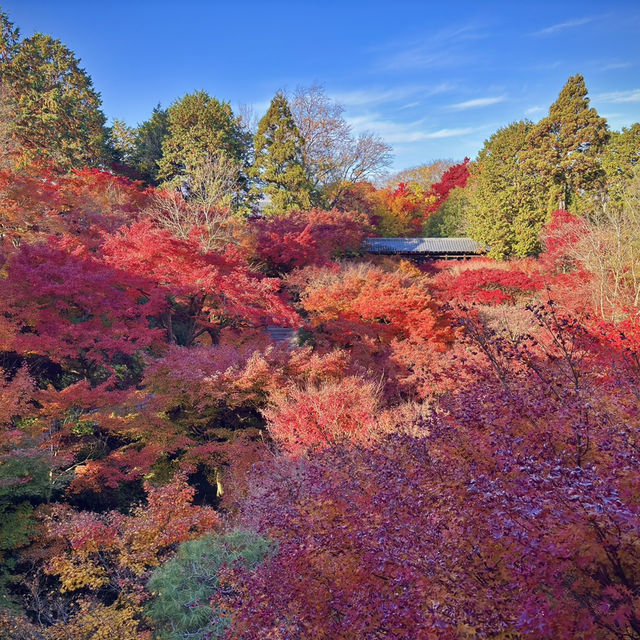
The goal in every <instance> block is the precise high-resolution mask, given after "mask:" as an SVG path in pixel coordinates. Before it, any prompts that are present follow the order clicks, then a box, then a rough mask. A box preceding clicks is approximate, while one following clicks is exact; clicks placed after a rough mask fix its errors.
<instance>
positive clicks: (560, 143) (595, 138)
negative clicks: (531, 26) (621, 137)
mask: <svg viewBox="0 0 640 640" xmlns="http://www.w3.org/2000/svg"><path fill="white" fill-rule="evenodd" d="M608 136H609V133H608V128H607V121H606V120H605V119H604V118H601V117H600V116H599V115H598V113H597V111H596V110H595V109H594V108H592V107H589V98H587V87H586V86H585V82H584V78H583V77H582V76H581V75H579V74H577V75H575V76H571V77H570V78H569V80H567V83H566V84H565V85H564V87H563V88H562V91H560V95H559V96H558V99H557V100H556V101H555V102H554V103H553V104H552V105H551V107H550V108H549V115H548V116H547V117H546V118H543V119H542V120H541V121H540V122H539V123H538V124H537V125H536V126H535V127H534V128H533V129H532V130H531V132H530V134H529V139H528V144H527V146H528V150H527V153H526V166H527V168H528V170H529V171H532V172H536V173H539V174H541V175H544V176H546V177H548V178H550V180H551V181H552V183H553V189H552V191H551V193H550V196H551V201H550V202H549V208H550V209H556V208H563V209H566V208H568V207H569V206H570V204H571V201H572V197H574V196H575V195H578V194H580V193H581V192H583V191H588V190H591V189H597V188H599V187H601V186H602V183H603V178H604V172H603V171H602V168H601V166H600V155H601V153H602V150H603V148H604V146H605V144H606V142H607V139H608Z"/></svg>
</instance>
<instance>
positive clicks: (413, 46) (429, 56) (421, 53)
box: [378, 25, 487, 71]
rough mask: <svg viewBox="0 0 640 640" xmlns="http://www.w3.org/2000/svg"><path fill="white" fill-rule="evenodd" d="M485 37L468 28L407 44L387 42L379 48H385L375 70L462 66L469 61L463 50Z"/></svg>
mask: <svg viewBox="0 0 640 640" xmlns="http://www.w3.org/2000/svg"><path fill="white" fill-rule="evenodd" d="M486 37H487V34H486V33H481V32H480V31H479V30H478V27H476V26H474V25H468V26H462V27H455V28H450V29H442V30H441V31H438V32H436V33H432V34H429V35H425V36H424V37H423V38H421V39H420V40H413V41H411V42H408V43H407V42H402V43H399V42H395V43H388V44H387V45H384V46H383V47H381V48H380V49H378V50H379V51H381V50H382V51H384V50H385V49H386V51H385V52H384V54H383V55H382V57H381V58H380V60H379V64H378V67H379V69H382V70H384V71H408V70H414V69H427V68H442V67H451V66H461V65H463V64H466V63H468V62H469V61H470V60H471V59H472V57H471V56H470V55H469V53H468V52H467V51H466V43H467V42H468V41H470V40H478V39H481V38H486Z"/></svg>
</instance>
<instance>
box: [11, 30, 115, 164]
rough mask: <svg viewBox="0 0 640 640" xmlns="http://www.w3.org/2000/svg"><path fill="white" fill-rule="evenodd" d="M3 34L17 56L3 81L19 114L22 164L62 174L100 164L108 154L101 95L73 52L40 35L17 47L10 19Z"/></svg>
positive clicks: (17, 129) (17, 126) (17, 124)
mask: <svg viewBox="0 0 640 640" xmlns="http://www.w3.org/2000/svg"><path fill="white" fill-rule="evenodd" d="M2 30H3V40H4V43H3V45H2V46H3V49H4V51H5V52H9V51H13V54H12V55H10V56H9V57H8V59H5V60H3V61H2V70H1V72H0V79H1V81H2V84H3V85H4V86H5V87H8V88H9V93H10V98H11V101H12V104H13V106H14V109H15V114H14V115H15V124H14V131H13V134H14V136H15V138H16V139H17V140H18V141H19V143H20V152H21V156H22V157H21V158H20V161H21V162H22V163H28V162H31V161H33V160H40V159H43V160H46V161H51V162H53V163H54V164H55V165H57V166H59V167H60V168H62V169H68V168H71V167H81V166H86V165H96V164H99V162H100V161H101V159H102V158H103V157H104V155H105V134H106V131H105V128H104V123H105V117H104V114H103V113H102V111H101V101H100V96H99V94H98V93H96V92H95V91H94V89H93V85H92V82H91V78H90V77H89V76H88V74H87V73H86V72H85V71H84V70H83V69H82V68H80V66H79V61H78V59H77V58H76V57H75V55H74V54H73V52H72V51H70V50H69V49H68V48H67V47H66V46H65V45H64V44H62V42H60V41H59V40H54V39H53V38H51V37H50V36H48V35H43V34H41V33H36V34H35V35H33V36H31V37H30V38H27V39H25V40H23V41H22V42H21V43H20V44H18V45H16V46H15V47H12V45H11V38H12V37H13V36H12V35H11V30H10V29H9V28H8V26H7V23H6V20H5V23H4V25H3V29H2ZM6 43H8V44H6ZM0 57H2V56H0Z"/></svg>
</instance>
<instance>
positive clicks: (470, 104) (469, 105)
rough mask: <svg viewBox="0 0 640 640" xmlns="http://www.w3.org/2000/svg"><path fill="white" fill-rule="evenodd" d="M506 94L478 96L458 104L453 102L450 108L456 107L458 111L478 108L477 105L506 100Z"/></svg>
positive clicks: (487, 104)
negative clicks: (486, 96) (490, 96)
mask: <svg viewBox="0 0 640 640" xmlns="http://www.w3.org/2000/svg"><path fill="white" fill-rule="evenodd" d="M504 100H505V96H496V97H493V98H476V99H475V100H467V101H466V102H458V103H457V104H452V105H451V106H450V107H449V108H450V109H456V110H457V111H462V110H464V109H476V108H477V107H488V106H489V105H492V104H497V103H498V102H504Z"/></svg>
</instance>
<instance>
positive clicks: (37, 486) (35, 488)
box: [0, 450, 51, 607]
mask: <svg viewBox="0 0 640 640" xmlns="http://www.w3.org/2000/svg"><path fill="white" fill-rule="evenodd" d="M50 469H51V468H50V466H49V465H48V464H47V463H46V461H45V460H43V459H42V458H40V457H37V456H35V455H32V454H31V453H30V452H29V451H28V450H22V451H16V452H11V453H9V454H3V455H2V458H1V459H0V607H1V606H11V604H12V601H11V595H10V591H9V586H10V585H11V584H12V583H14V582H16V581H18V580H19V576H18V575H16V574H15V571H16V564H17V563H16V551H17V550H18V549H20V548H21V547H24V546H26V545H27V544H29V542H30V541H31V539H32V537H33V535H34V533H35V531H36V524H35V520H34V518H33V510H34V504H37V503H38V502H42V501H45V500H47V499H48V498H49V497H50V491H51V483H50V479H49V478H50Z"/></svg>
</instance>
